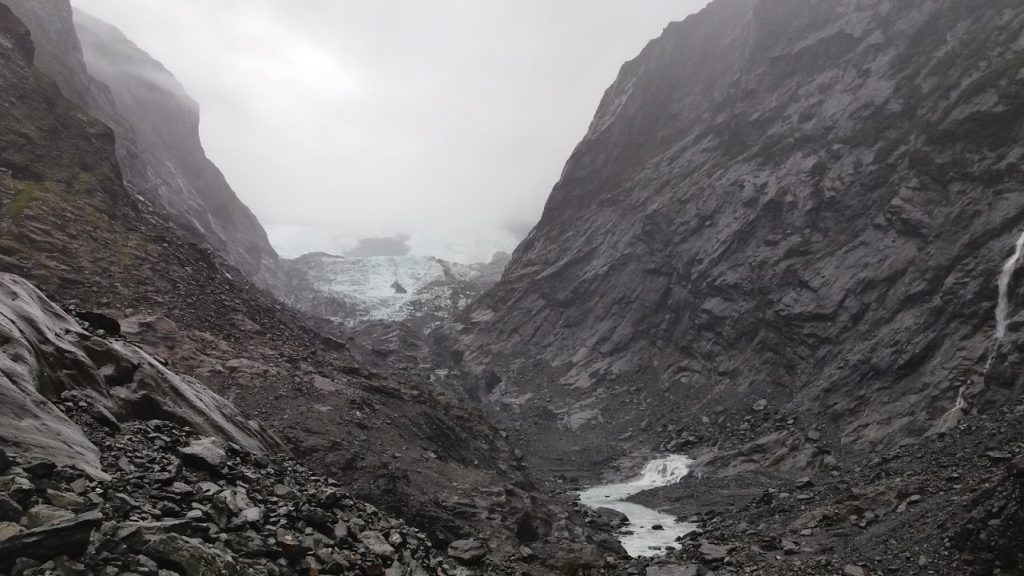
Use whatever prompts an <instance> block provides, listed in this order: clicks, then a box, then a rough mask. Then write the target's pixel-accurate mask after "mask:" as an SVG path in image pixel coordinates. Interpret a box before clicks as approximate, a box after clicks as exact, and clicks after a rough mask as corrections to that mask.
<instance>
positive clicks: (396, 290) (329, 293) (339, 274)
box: [277, 253, 508, 330]
mask: <svg viewBox="0 0 1024 576" xmlns="http://www.w3.org/2000/svg"><path fill="white" fill-rule="evenodd" d="M507 259H508V257H507V255H504V254H500V253H499V254H498V255H496V256H495V258H493V259H492V260H491V262H488V263H481V264H472V265H466V264H459V263H457V262H448V261H445V260H441V259H439V258H431V257H427V256H415V255H409V254H407V255H403V256H367V257H356V256H334V255H331V254H324V253H314V254H306V255H305V256H301V257H299V258H296V259H294V260H283V261H282V274H283V276H284V278H285V280H284V282H283V283H282V288H281V289H280V290H278V291H277V292H278V294H279V296H280V297H281V299H282V300H283V301H284V302H286V303H287V304H289V305H291V306H293V307H295V308H296V309H298V310H302V311H304V312H307V313H309V314H312V315H314V316H316V317H320V318H326V319H328V320H330V321H332V322H334V323H336V324H339V325H341V326H345V327H355V326H358V325H361V324H365V323H367V322H373V321H382V320H383V321H393V322H397V321H406V322H409V323H410V324H413V325H416V326H418V327H421V329H424V330H429V329H430V328H431V327H433V326H435V325H436V324H438V323H439V322H441V321H443V320H447V319H449V318H451V317H453V316H454V315H455V314H457V313H458V312H460V311H462V309H463V308H465V307H466V306H467V305H468V304H469V303H470V302H472V301H473V300H474V299H475V298H476V297H477V296H479V295H480V294H481V293H482V292H483V291H484V290H485V289H487V288H490V287H491V286H493V285H494V284H495V283H496V282H497V281H498V279H499V278H500V277H501V272H502V270H503V267H504V264H505V263H506V262H507Z"/></svg>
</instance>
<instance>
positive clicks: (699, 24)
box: [451, 0, 1024, 468]
mask: <svg viewBox="0 0 1024 576" xmlns="http://www.w3.org/2000/svg"><path fill="white" fill-rule="evenodd" d="M1022 126H1024V8H1022V7H1021V5H1020V4H1019V3H1017V2H1011V1H1004V0H995V1H992V2H985V3H983V4H977V3H964V2H957V1H955V0H931V1H928V2H912V3H907V2H893V1H886V0H848V1H842V2H821V1H816V0H717V1H715V2H713V3H712V4H711V5H709V6H708V7H707V8H706V9H704V10H703V11H701V12H700V13H698V14H695V15H693V16H691V17H689V18H687V19H686V20H685V21H684V22H681V23H676V24H672V25H671V26H669V27H668V28H667V29H666V30H665V32H664V34H663V35H662V36H661V37H660V38H659V39H657V40H655V41H653V42H651V43H650V44H649V45H648V46H647V47H646V48H645V49H644V50H643V52H642V53H641V54H640V55H639V56H638V57H637V58H636V59H635V60H633V61H631V62H629V63H627V64H626V65H625V66H624V67H623V68H622V70H621V72H620V74H619V76H618V78H617V80H616V81H615V83H614V84H613V86H612V87H611V88H610V89H609V90H608V91H607V93H606V94H605V97H604V99H603V101H602V103H601V105H600V108H599V110H598V112H597V115H596V117H595V119H594V121H593V124H592V125H591V127H590V130H589V132H588V134H587V135H586V137H585V138H584V139H583V141H582V142H581V143H580V144H579V146H578V147H577V149H576V150H575V152H574V153H573V155H572V157H571V158H570V160H569V161H568V163H567V165H566V167H565V170H564V172H563V174H562V177H561V180H560V181H559V182H558V184H557V185H556V186H555V188H554V190H553V191H552V194H551V197H550V199H549V201H548V203H547V206H546V208H545V211H544V215H543V218H542V219H541V221H540V223H539V224H538V226H537V227H536V228H535V229H534V230H533V232H532V233H531V234H530V235H529V237H528V238H527V239H526V240H525V241H524V242H523V243H522V245H521V246H520V247H519V249H518V250H517V251H516V253H515V255H514V257H513V260H512V262H511V264H510V265H509V267H508V269H507V270H506V273H505V276H504V278H503V279H502V281H501V282H500V283H499V284H498V285H497V286H496V287H495V288H494V289H492V290H491V291H490V292H488V293H487V294H486V295H485V296H484V297H483V298H482V299H481V300H480V301H479V302H478V303H477V304H476V305H475V306H473V307H472V308H471V309H470V311H469V312H468V313H467V314H466V316H465V318H464V321H463V323H462V325H459V326H454V327H452V328H451V333H452V334H453V341H454V343H455V345H454V347H455V354H454V355H453V361H461V364H460V366H461V368H462V370H463V371H464V372H465V373H467V374H469V375H470V377H469V382H470V384H469V390H470V392H471V393H472V394H475V395H477V396H478V397H480V398H483V399H487V400H490V401H491V402H492V406H494V407H495V408H496V409H498V410H500V411H505V412H514V413H517V414H518V416H517V417H516V419H517V420H518V421H519V422H520V423H521V424H522V425H523V427H524V433H525V434H526V435H527V436H528V438H532V439H533V440H539V439H541V438H563V439H568V440H565V442H566V443H567V444H571V445H573V446H574V447H576V448H574V452H572V453H571V454H569V453H568V452H562V453H560V454H555V455H554V456H556V457H557V458H564V459H565V460H568V461H575V462H576V463H577V464H578V465H581V466H586V465H588V463H590V464H592V463H593V462H595V461H597V460H599V459H601V458H604V457H607V456H614V455H620V454H622V453H624V452H627V451H631V450H636V449H649V450H656V449H658V448H662V449H664V448H666V447H667V446H672V447H673V448H679V447H682V446H687V445H690V444H693V443H694V438H697V439H701V438H703V439H704V440H705V441H708V442H714V439H715V438H716V437H717V436H716V435H717V434H719V433H720V432H721V431H720V430H719V429H718V428H716V426H718V424H719V423H721V422H723V421H727V420H730V419H732V420H734V421H735V422H737V423H741V422H743V419H744V418H747V420H748V422H747V423H746V424H745V425H744V426H739V424H737V426H736V428H735V429H734V430H735V432H736V434H735V437H736V438H737V439H741V440H742V439H746V440H747V441H751V442H753V441H755V440H757V441H760V442H761V444H756V445H755V444H752V445H751V448H750V450H749V451H748V452H749V454H751V458H752V459H754V460H757V461H758V462H760V463H764V462H770V463H771V464H773V465H776V466H780V467H793V468H809V467H810V468H813V467H815V466H817V465H819V463H820V453H819V452H818V451H816V450H815V449H814V448H811V447H809V446H808V445H807V444H806V443H805V441H804V440H802V439H801V438H802V431H799V430H793V429H792V426H791V425H792V422H793V420H792V419H791V420H790V429H789V430H788V431H787V430H786V427H785V418H783V419H782V421H783V429H782V431H779V430H777V429H774V428H771V427H768V428H767V429H766V428H764V427H761V426H759V425H757V423H753V424H752V423H750V422H749V414H751V407H752V406H755V405H756V406H757V410H758V411H760V412H761V413H762V414H773V415H779V414H783V413H788V414H793V415H796V414H813V415H814V416H815V420H816V421H818V422H826V423H828V432H827V436H828V437H830V438H832V439H834V440H835V441H836V446H837V448H838V447H839V446H843V447H853V448H855V449H857V450H867V449H869V448H874V447H878V446H882V445H891V444H895V443H898V442H899V441H901V440H904V439H906V438H908V437H917V436H920V435H923V434H926V433H928V432H929V431H935V430H936V429H939V428H942V427H948V426H949V425H950V418H953V419H954V420H955V418H957V417H959V415H961V414H963V412H964V411H966V410H969V409H970V408H968V407H969V406H975V407H977V406H978V403H980V402H981V401H982V400H984V399H986V398H987V399H989V400H991V401H993V402H996V403H998V402H1000V401H1001V399H1003V398H1005V397H1006V395H1010V394H1013V393H1016V392H1017V391H1018V389H1019V387H1020V382H1019V377H1018V376H1015V374H1019V373H1020V370H1019V368H1020V366H1021V358H1020V356H1019V355H1018V354H1017V352H1016V351H1017V350H1019V348H1020V344H1021V338H1022V337H1024V336H1021V335H1019V334H1018V332H1019V327H1020V325H1021V321H1022V320H1024V316H1021V315H1020V312H1021V311H1022V309H1024V308H1022V307H1021V306H1020V304H1021V303H1022V300H1024V299H1022V297H1021V295H1022V291H1021V290H1020V289H1019V286H1020V282H1019V278H1017V277H1015V276H1013V275H1012V274H1011V281H1010V283H1009V301H1010V317H1011V320H1010V322H1009V326H1010V328H1009V330H1008V333H1007V336H1006V338H1005V339H1004V340H1002V341H996V338H995V332H996V326H995V318H994V310H995V307H996V301H997V297H998V290H997V278H998V276H999V275H1000V269H1001V267H1002V265H1003V263H1004V261H1005V260H1006V259H1007V258H1008V257H1009V256H1010V255H1011V253H1012V252H1013V248H1014V243H1015V241H1016V240H1017V238H1018V236H1019V234H1020V232H1021V228H1022V227H1024V194H1022V191H1024V189H1022V186H1024V185H1022V182H1024V180H1022V176H1024V174H1022V171H1021V168H1020V162H1019V159H1020V158H1021V155H1022V154H1024V145H1022V144H1021V135H1022ZM1011 272H1012V270H1011ZM990 357H992V361H991V363H989V358H990ZM987 364H988V367H987V368H986V365H987ZM982 390H984V391H985V393H984V394H982ZM961 392H962V393H963V398H962V400H966V402H967V404H958V403H957V398H958V394H960V393H961ZM762 399H763V400H765V402H759V400H762ZM955 406H956V408H954V407H955ZM754 413H755V414H756V413H757V412H754ZM951 415H952V416H951ZM766 418H767V416H766ZM684 431H687V432H688V434H686V435H684V434H683V432H684ZM552 433H553V434H552ZM682 436H686V439H685V441H683V440H680V438H681V437H682ZM609 438H615V439H619V440H620V441H619V442H607V440H608V439H609ZM674 440H679V442H677V443H673V441H674ZM579 446H583V447H585V448H582V449H580V448H578V447H579ZM748 452H741V453H740V454H738V455H734V456H735V459H734V460H733V462H734V464H735V465H736V466H742V462H743V461H744V460H743V458H742V456H743V455H744V454H747V453H748ZM545 453H546V454H550V452H549V451H546V452H545ZM565 465H566V464H565V462H562V464H556V463H552V466H554V467H557V466H565Z"/></svg>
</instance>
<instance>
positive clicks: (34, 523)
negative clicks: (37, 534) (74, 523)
mask: <svg viewBox="0 0 1024 576" xmlns="http://www.w3.org/2000/svg"><path fill="white" fill-rule="evenodd" d="M74 516H75V515H74V514H73V513H71V512H69V511H67V510H64V509H63V508H57V507H56V506H49V505H46V504H40V505H39V506H34V507H32V508H30V509H29V510H28V511H27V512H25V518H24V519H23V520H22V522H21V523H22V524H23V525H24V526H25V527H26V528H29V529H32V528H39V527H40V526H46V525H49V524H55V523H59V522H64V521H67V520H70V519H71V518H74Z"/></svg>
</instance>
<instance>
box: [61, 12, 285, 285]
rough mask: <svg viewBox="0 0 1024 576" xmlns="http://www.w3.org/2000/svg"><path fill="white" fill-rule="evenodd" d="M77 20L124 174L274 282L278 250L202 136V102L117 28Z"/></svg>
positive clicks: (247, 268) (246, 269) (247, 269)
mask: <svg viewBox="0 0 1024 576" xmlns="http://www.w3.org/2000/svg"><path fill="white" fill-rule="evenodd" d="M74 25H75V30H76V31H77V33H78V36H79V38H80V39H81V43H82V52H83V55H84V57H85V63H86V66H87V67H88V70H89V73H90V74H91V75H92V76H93V77H95V78H96V79H97V80H99V81H100V82H102V83H104V84H105V85H106V86H108V87H109V88H110V91H111V93H112V94H113V98H114V102H115V103H116V106H117V113H118V116H119V118H120V119H121V120H122V121H121V122H120V123H119V125H115V131H116V132H117V134H118V142H119V143H121V144H120V145H119V146H118V150H117V154H118V160H119V162H120V164H121V167H122V168H123V169H124V171H125V173H124V177H125V182H126V183H127V184H128V185H129V186H131V187H133V188H134V189H135V190H137V191H139V192H140V193H143V194H145V195H146V196H147V197H148V198H152V199H154V200H155V201H157V202H159V204H160V205H162V206H163V207H165V208H166V209H167V210H168V212H170V213H171V214H172V215H173V216H175V217H176V219H177V220H179V226H181V227H183V228H186V229H188V228H194V229H196V230H198V231H199V232H200V233H201V235H202V237H203V238H205V239H206V241H208V242H210V243H211V244H212V245H213V247H214V248H216V249H217V251H218V252H220V253H221V254H223V255H224V257H225V258H227V260H228V261H229V262H231V263H232V264H234V265H235V266H237V267H238V268H239V269H240V270H241V271H242V272H243V273H244V274H246V275H247V276H248V277H250V278H253V279H255V280H257V282H259V283H261V284H263V285H266V286H274V285H276V283H277V282H278V281H279V272H278V270H277V253H276V252H275V251H274V249H273V247H271V245H270V241H269V240H268V239H267V233H266V231H264V230H263V227H262V226H261V225H260V223H259V220H257V219H256V216H255V215H254V214H253V213H252V211H251V210H249V208H248V207H247V206H246V205H245V204H243V203H242V202H241V200H239V199H238V197H237V196H236V195H235V192H234V191H233V190H232V189H231V186H230V185H229V184H228V182H227V180H226V179H225V178H224V175H223V174H222V173H221V171H220V169H219V168H217V166H216V165H215V164H214V163H213V162H211V161H210V159H209V158H207V157H206V153H205V152H204V151H203V145H202V142H201V141H200V138H199V105H198V104H197V103H196V102H195V101H194V100H193V99H192V98H191V97H190V96H189V95H188V94H187V93H186V92H185V89H184V88H183V87H182V86H181V84H180V83H179V82H178V80H177V79H176V78H175V77H174V76H173V75H172V74H171V73H170V72H168V71H167V69H166V68H164V66H163V65H162V64H160V63H159V62H157V61H156V60H154V59H153V58H152V57H150V56H149V55H148V54H146V52H144V51H143V50H142V49H140V48H139V47H138V46H136V45H135V43H134V42H132V41H131V40H129V39H128V38H127V37H125V36H124V34H122V33H121V31H120V30H118V29H117V28H115V27H113V26H111V25H109V24H107V23H106V22H103V21H101V20H98V19H96V18H93V17H92V16H89V15H88V14H85V13H83V12H82V11H80V10H75V12H74Z"/></svg>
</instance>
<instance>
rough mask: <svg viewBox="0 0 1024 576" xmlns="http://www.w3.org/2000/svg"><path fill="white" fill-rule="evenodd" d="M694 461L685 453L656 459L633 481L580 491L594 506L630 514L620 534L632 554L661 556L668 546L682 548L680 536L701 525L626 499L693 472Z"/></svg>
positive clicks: (581, 495) (621, 539)
mask: <svg viewBox="0 0 1024 576" xmlns="http://www.w3.org/2000/svg"><path fill="white" fill-rule="evenodd" d="M692 465H693V460H691V459H690V458H688V457H686V456H681V455H673V456H666V457H664V458H659V459H657V460H652V461H651V462H648V463H647V465H646V466H644V469H643V470H642V471H641V473H640V475H639V477H637V478H636V479H634V480H632V481H629V482H622V483H618V484H604V485H602V486H594V487H593V488H590V489H588V490H584V491H583V492H580V502H582V503H583V504H584V505H585V506H588V507H590V508H611V509H612V510H617V511H619V512H621V513H623V514H625V515H626V516H627V517H628V518H629V522H630V523H629V525H628V526H626V527H625V528H623V529H622V530H620V531H619V533H618V534H617V536H618V538H619V541H620V542H622V546H623V548H625V549H626V552H627V553H628V554H629V555H630V556H660V555H662V554H665V553H666V552H667V550H665V547H666V546H670V547H672V548H678V547H679V545H678V544H677V543H676V538H678V537H679V536H683V535H685V534H688V533H690V532H692V531H693V530H696V529H697V525H696V524H690V523H680V522H676V517H675V516H672V515H669V514H663V513H661V512H658V511H657V510H654V509H652V508H647V507H646V506H641V505H639V504H633V503H632V502H626V501H625V500H626V498H629V497H630V496H632V495H633V494H637V493H639V492H643V491H644V490H649V489H651V488H657V487H659V486H668V485H669V484H674V483H676V482H678V481H679V480H680V479H682V478H683V477H684V476H686V475H687V474H689V473H690V466H692ZM656 527H660V529H659V528H656Z"/></svg>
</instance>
